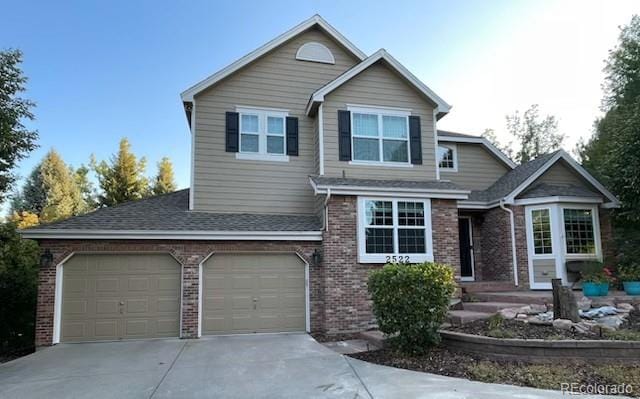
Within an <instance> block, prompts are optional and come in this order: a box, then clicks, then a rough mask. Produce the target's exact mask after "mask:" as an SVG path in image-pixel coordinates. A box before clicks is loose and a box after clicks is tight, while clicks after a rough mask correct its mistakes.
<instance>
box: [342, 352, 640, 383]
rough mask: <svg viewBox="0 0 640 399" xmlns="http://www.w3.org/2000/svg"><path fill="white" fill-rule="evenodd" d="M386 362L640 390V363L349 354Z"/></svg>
mask: <svg viewBox="0 0 640 399" xmlns="http://www.w3.org/2000/svg"><path fill="white" fill-rule="evenodd" d="M349 356H351V357H353V358H355V359H360V360H364V361H367V362H371V363H376V364H381V365H384V366H391V367H397V368H401V369H407V370H414V371H422V372H428V373H433V374H439V375H444V376H449V377H457V378H466V379H470V380H476V381H483V382H492V383H499V384H509V385H518V386H528V387H534V388H543V389H556V390H559V389H560V388H561V384H562V383H581V384H602V385H613V384H621V383H625V384H630V385H632V386H633V388H634V389H633V392H634V393H640V363H638V364H637V365H590V364H584V363H571V362H563V364H561V365H558V364H549V365H540V364H527V363H522V362H509V361H501V362H498V361H494V360H491V359H489V358H485V357H483V356H482V355H475V354H473V355H472V354H467V353H462V352H458V351H454V350H451V349H447V348H443V347H434V348H432V349H430V350H429V351H428V353H426V354H425V355H422V356H407V355H404V354H402V353H399V352H396V351H394V350H392V349H381V350H376V351H370V352H362V353H356V354H352V355H349Z"/></svg>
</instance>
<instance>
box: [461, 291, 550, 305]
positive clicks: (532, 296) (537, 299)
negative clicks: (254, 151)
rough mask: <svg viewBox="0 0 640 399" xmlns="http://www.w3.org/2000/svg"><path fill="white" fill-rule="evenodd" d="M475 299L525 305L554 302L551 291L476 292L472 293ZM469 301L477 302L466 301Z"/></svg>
mask: <svg viewBox="0 0 640 399" xmlns="http://www.w3.org/2000/svg"><path fill="white" fill-rule="evenodd" d="M471 296H472V297H473V299H474V300H476V301H481V302H502V303H519V304H523V305H531V304H532V303H535V304H539V305H547V304H550V303H553V297H552V295H551V293H550V292H549V293H546V292H533V291H510V292H474V293H473V294H471ZM468 303H476V302H465V303H464V305H465V307H466V305H467V304H468Z"/></svg>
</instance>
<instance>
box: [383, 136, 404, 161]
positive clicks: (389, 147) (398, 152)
mask: <svg viewBox="0 0 640 399" xmlns="http://www.w3.org/2000/svg"><path fill="white" fill-rule="evenodd" d="M407 151H408V150H407V142H406V141H400V140H382V159H383V160H384V161H385V162H408V160H409V155H408V153H407Z"/></svg>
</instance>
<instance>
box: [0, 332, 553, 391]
mask: <svg viewBox="0 0 640 399" xmlns="http://www.w3.org/2000/svg"><path fill="white" fill-rule="evenodd" d="M560 397H562V394H561V393H560V392H550V391H541V390H536V389H528V388H516V387H509V386H504V385H496V384H483V383H478V382H470V381H466V380H461V379H455V378H448V377H441V376H436V375H432V374H426V373H418V372H413V371H406V370H399V369H394V368H389V367H384V366H378V365H374V364H369V363H366V362H361V361H358V360H355V359H352V358H348V357H344V356H342V355H339V354H337V353H335V352H333V351H331V350H329V349H327V348H325V347H324V346H322V345H320V344H318V343H317V342H316V341H315V340H313V338H311V337H310V336H308V335H306V334H280V335H245V336H225V337H208V338H202V339H199V340H178V339H168V340H148V341H127V342H111V343H91V344H62V345H57V346H55V347H52V348H49V349H45V350H42V351H40V352H37V353H35V354H32V355H29V356H26V357H23V358H21V359H17V360H14V361H12V362H9V363H6V364H3V365H0V398H20V399H28V398H46V399H57V398H90V399H101V398H296V399H299V398H368V399H370V398H447V399H452V398H491V399H501V398H505V399H506V398H527V399H535V398H560Z"/></svg>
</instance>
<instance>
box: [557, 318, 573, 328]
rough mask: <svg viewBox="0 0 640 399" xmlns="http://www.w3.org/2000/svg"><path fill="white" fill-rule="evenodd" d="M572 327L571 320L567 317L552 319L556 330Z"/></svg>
mask: <svg viewBox="0 0 640 399" xmlns="http://www.w3.org/2000/svg"><path fill="white" fill-rule="evenodd" d="M571 327H573V322H572V321H571V320H568V319H555V320H554V321H553V328H556V329H558V330H570V329H571Z"/></svg>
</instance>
